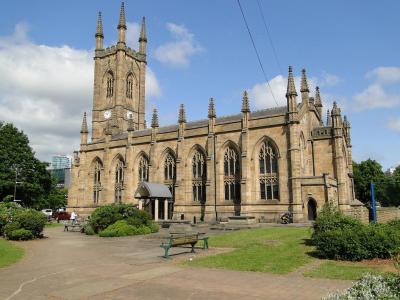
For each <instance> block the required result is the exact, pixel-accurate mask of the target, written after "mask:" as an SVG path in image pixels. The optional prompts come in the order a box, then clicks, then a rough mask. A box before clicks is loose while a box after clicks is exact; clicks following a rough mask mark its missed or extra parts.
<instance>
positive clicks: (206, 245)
mask: <svg viewBox="0 0 400 300" xmlns="http://www.w3.org/2000/svg"><path fill="white" fill-rule="evenodd" d="M199 235H202V236H199V237H198V240H199V241H203V249H208V236H206V235H205V233H199Z"/></svg>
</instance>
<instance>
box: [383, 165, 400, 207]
mask: <svg viewBox="0 0 400 300" xmlns="http://www.w3.org/2000/svg"><path fill="white" fill-rule="evenodd" d="M387 196H388V199H387V201H385V202H384V203H383V205H385V206H399V205H400V166H398V167H397V168H396V169H395V170H394V172H393V174H392V175H391V176H389V177H388V182H387Z"/></svg>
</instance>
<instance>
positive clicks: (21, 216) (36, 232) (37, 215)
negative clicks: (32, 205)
mask: <svg viewBox="0 0 400 300" xmlns="http://www.w3.org/2000/svg"><path fill="white" fill-rule="evenodd" d="M12 222H18V223H19V224H20V225H21V228H23V229H27V230H30V231H31V232H32V234H33V236H34V237H39V236H40V235H41V234H42V231H43V228H44V226H45V224H46V222H47V217H46V216H45V215H44V214H43V213H42V212H40V211H36V210H33V209H24V210H21V211H18V213H17V214H16V215H15V216H14V220H13V221H12Z"/></svg>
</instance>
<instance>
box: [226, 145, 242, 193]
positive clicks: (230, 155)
mask: <svg viewBox="0 0 400 300" xmlns="http://www.w3.org/2000/svg"><path fill="white" fill-rule="evenodd" d="M224 190H225V200H240V165H239V155H238V154H237V152H236V151H235V150H234V149H233V148H231V147H229V148H228V149H226V151H225V154H224Z"/></svg>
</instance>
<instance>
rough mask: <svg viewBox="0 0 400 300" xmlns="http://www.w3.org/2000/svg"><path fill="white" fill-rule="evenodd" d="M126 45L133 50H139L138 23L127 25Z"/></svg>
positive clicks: (128, 23)
mask: <svg viewBox="0 0 400 300" xmlns="http://www.w3.org/2000/svg"><path fill="white" fill-rule="evenodd" d="M126 27H127V31H126V44H127V45H128V46H129V47H131V48H132V49H135V50H138V49H139V36H140V25H139V23H136V22H127V23H126Z"/></svg>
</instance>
